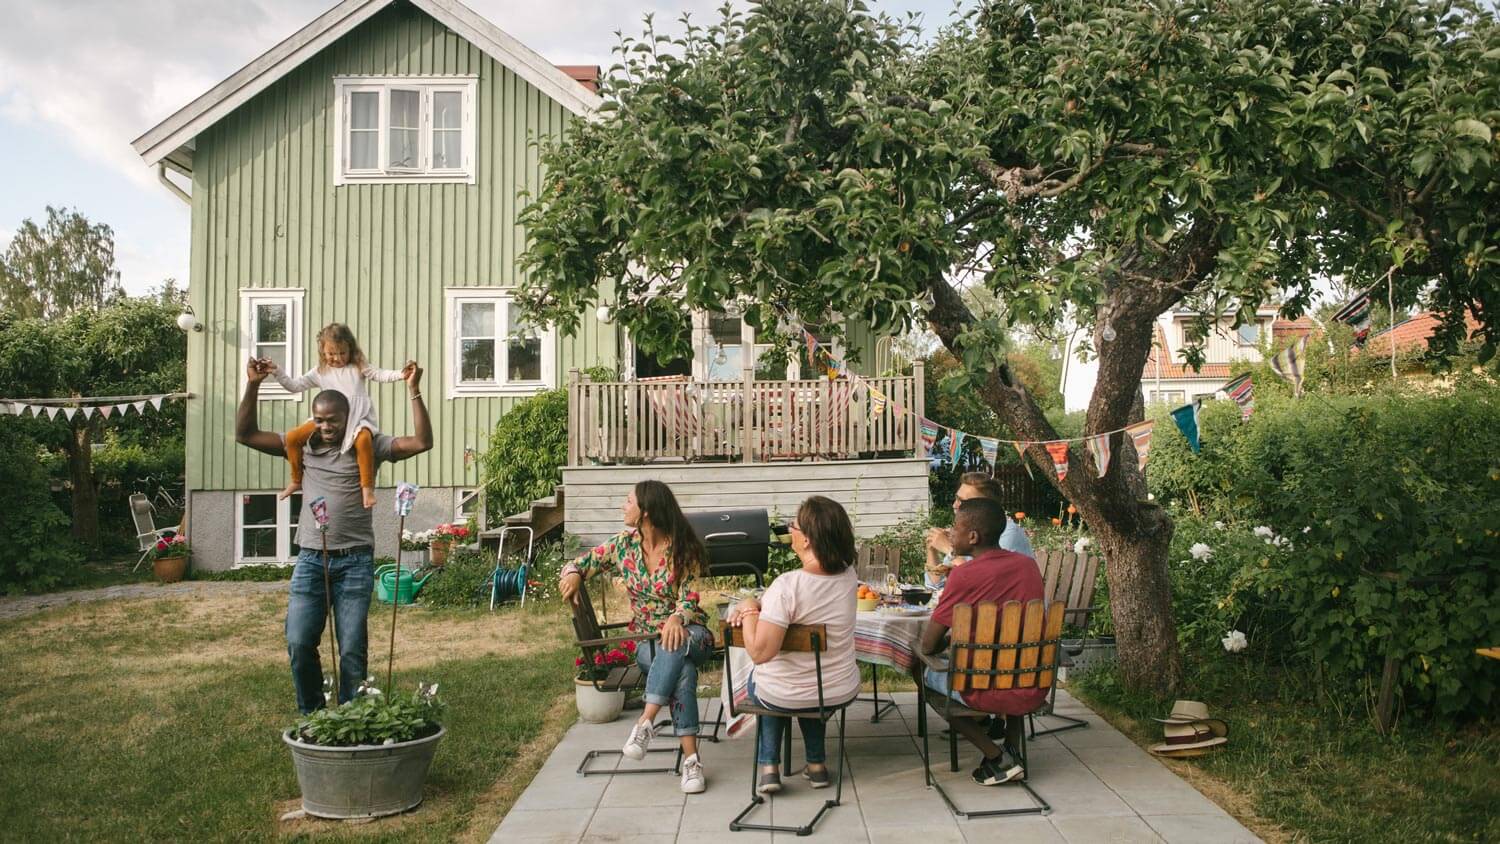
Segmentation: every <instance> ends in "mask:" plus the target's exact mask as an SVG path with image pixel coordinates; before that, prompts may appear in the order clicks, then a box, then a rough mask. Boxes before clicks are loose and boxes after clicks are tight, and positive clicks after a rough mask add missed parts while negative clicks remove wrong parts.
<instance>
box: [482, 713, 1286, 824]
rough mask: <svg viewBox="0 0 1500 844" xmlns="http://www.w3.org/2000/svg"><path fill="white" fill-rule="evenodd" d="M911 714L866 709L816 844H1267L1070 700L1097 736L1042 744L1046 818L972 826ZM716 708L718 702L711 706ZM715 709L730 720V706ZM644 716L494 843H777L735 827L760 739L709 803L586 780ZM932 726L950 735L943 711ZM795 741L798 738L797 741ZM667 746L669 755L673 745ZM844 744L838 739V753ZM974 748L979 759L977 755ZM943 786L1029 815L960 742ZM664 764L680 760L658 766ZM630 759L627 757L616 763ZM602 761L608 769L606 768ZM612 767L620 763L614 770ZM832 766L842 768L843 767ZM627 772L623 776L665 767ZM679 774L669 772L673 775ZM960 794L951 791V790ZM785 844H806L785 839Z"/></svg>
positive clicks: (790, 811) (711, 771) (712, 750)
mask: <svg viewBox="0 0 1500 844" xmlns="http://www.w3.org/2000/svg"><path fill="white" fill-rule="evenodd" d="M895 699H896V700H897V702H898V703H899V704H900V706H899V714H898V713H897V711H895V710H891V711H888V712H887V713H886V714H885V716H883V717H882V719H881V722H880V723H879V724H871V723H870V708H871V707H870V704H868V703H856V704H855V705H854V706H853V707H851V708H850V710H849V716H848V727H847V735H848V744H849V750H848V764H847V767H846V769H845V779H844V795H843V803H842V805H840V806H837V807H835V808H833V809H831V810H829V812H828V813H827V814H825V815H824V816H823V819H822V821H821V822H819V824H818V827H817V829H816V830H815V831H814V833H813V835H812V837H811V839H801V840H814V841H824V842H876V843H877V844H878V842H903V844H945V842H965V841H985V842H993V841H998V840H1005V841H1024V842H1075V843H1076V844H1084V842H1137V841H1141V842H1146V841H1150V842H1163V841H1165V842H1192V844H1200V842H1254V841H1258V840H1259V839H1257V838H1256V837H1255V836H1254V835H1253V834H1252V833H1251V832H1250V831H1249V830H1247V829H1245V828H1244V827H1243V826H1241V825H1240V824H1239V822H1237V821H1236V820H1235V819H1234V818H1232V817H1230V815H1229V814H1228V813H1226V812H1225V811H1224V810H1223V809H1220V808H1219V807H1218V806H1216V805H1214V804H1213V803H1212V802H1210V801H1209V800H1208V798H1206V797H1204V796H1203V795H1202V794H1199V793H1198V792H1197V791H1196V790H1194V789H1193V787H1192V786H1190V785H1188V784H1187V783H1186V782H1184V781H1183V780H1182V779H1181V778H1179V777H1178V776H1177V775H1176V774H1173V773H1172V772H1171V771H1169V770H1167V768H1166V767H1164V766H1163V765H1162V764H1161V763H1159V762H1158V761H1157V760H1156V759H1155V758H1154V757H1152V756H1151V755H1150V754H1148V753H1146V752H1145V751H1144V750H1141V749H1140V748H1138V747H1137V746H1136V745H1135V744H1134V743H1133V742H1131V741H1130V739H1128V738H1126V737H1125V736H1124V735H1123V734H1121V733H1120V732H1119V731H1118V730H1115V729H1114V728H1113V727H1111V726H1109V724H1107V723H1106V722H1105V721H1104V720H1103V719H1101V718H1099V716H1097V715H1095V714H1094V713H1093V712H1091V711H1089V710H1088V709H1087V708H1085V707H1084V706H1083V705H1082V704H1080V703H1078V702H1077V701H1076V700H1074V699H1073V698H1071V697H1069V696H1068V695H1067V694H1066V693H1063V692H1059V693H1058V711H1059V712H1062V713H1065V714H1069V715H1073V716H1075V717H1081V718H1084V719H1086V720H1087V721H1088V722H1089V726H1088V727H1087V728H1086V729H1079V730H1069V731H1067V732H1064V733H1058V734H1055V735H1052V736H1043V737H1042V738H1039V739H1035V740H1033V741H1032V742H1031V744H1030V749H1029V750H1030V756H1031V764H1030V777H1029V779H1030V782H1031V784H1032V787H1034V788H1035V789H1036V790H1037V792H1038V793H1039V794H1041V795H1042V796H1043V797H1044V798H1045V799H1046V800H1047V801H1048V802H1050V803H1051V804H1052V811H1051V812H1050V813H1049V814H1047V815H1045V816H1040V817H1038V816H1029V817H1027V816H1021V817H1001V818H985V819H979V820H972V821H970V820H960V819H958V818H955V817H954V816H953V814H952V813H951V812H949V811H948V808H947V806H946V805H944V803H943V799H942V797H941V796H940V795H939V794H938V792H937V791H935V790H930V789H928V788H927V787H926V786H925V785H924V784H923V778H922V757H921V741H920V739H918V738H916V732H917V730H916V724H917V720H916V717H917V713H916V695H915V694H914V693H906V694H897V695H895ZM704 706H705V708H707V706H708V704H707V702H705V703H704ZM713 708H714V709H715V710H717V708H718V704H717V703H714V704H713ZM630 717H631V713H630V712H628V711H627V712H626V714H625V717H624V718H622V719H621V720H619V721H617V722H615V723H613V724H604V725H595V724H582V723H580V724H576V725H574V727H573V728H572V729H571V730H569V731H568V734H567V735H566V736H565V737H564V738H563V740H562V742H561V743H560V744H558V746H557V749H556V750H554V751H553V753H552V756H551V757H550V758H549V759H548V760H547V763H546V765H545V766H543V768H542V770H541V771H540V772H538V774H537V777H536V779H535V780H533V781H532V783H531V785H530V786H529V787H528V788H527V789H526V792H525V793H524V794H522V795H521V797H520V799H519V800H517V801H516V805H515V806H514V807H513V808H512V809H511V812H510V814H509V815H507V816H506V817H505V820H504V821H503V822H502V823H501V824H500V828H499V829H497V830H496V831H495V834H494V836H493V837H492V838H491V839H490V840H491V841H492V842H506V841H525V842H540V841H545V842H557V843H558V844H562V843H563V842H568V844H571V843H572V842H640V844H647V842H652V843H653V844H654V842H663V844H665V842H677V841H681V842H703V841H726V842H730V844H740V842H745V844H750V842H764V841H770V840H772V838H773V836H772V834H771V833H765V832H730V831H729V821H730V819H731V818H733V817H734V816H735V815H736V814H737V813H738V812H739V811H740V809H742V808H744V806H745V805H746V804H748V803H749V798H750V768H751V759H752V755H753V751H754V743H755V742H754V737H753V735H752V736H748V737H746V738H742V739H736V740H733V741H722V742H719V743H718V744H704V745H703V751H702V756H703V761H704V764H705V766H706V768H707V772H708V791H706V792H705V793H703V794H697V795H692V796H687V795H684V794H682V792H681V791H679V790H678V778H677V776H676V775H675V774H633V775H628V776H620V775H617V774H616V775H598V776H588V777H584V776H580V775H579V774H578V773H577V768H578V764H579V762H580V761H582V759H583V755H584V753H585V752H587V751H588V750H590V749H597V748H618V747H619V746H620V745H621V744H622V743H623V742H624V739H625V735H626V732H627V729H628V724H629V721H628V720H627V719H628V718H630ZM928 725H929V726H931V727H933V728H934V729H935V730H940V729H941V728H942V726H943V722H942V720H941V719H940V718H938V717H937V716H936V715H935V714H934V713H933V712H932V711H931V710H929V711H928ZM794 733H795V730H794ZM670 741H671V739H669V738H659V739H658V740H657V745H656V746H669V743H670ZM835 743H836V739H835V738H834V735H833V734H832V732H831V734H830V736H829V748H828V749H829V751H830V753H831V752H833V751H834V750H835V747H834V745H835ZM800 745H801V741H800V736H798V737H797V740H796V741H794V742H793V745H792V755H793V760H794V761H793V769H794V770H800V767H801V760H802V751H801V746H800ZM966 748H967V749H966ZM932 753H933V767H934V773H935V774H937V775H938V776H940V777H941V778H942V780H943V783H944V787H945V788H947V790H948V793H949V794H950V795H951V796H952V797H953V799H954V800H955V802H957V803H958V804H959V806H960V807H961V808H964V809H986V808H1010V807H1021V806H1024V805H1028V801H1027V798H1026V795H1025V793H1024V792H1022V791H1021V790H1020V789H1019V788H1016V787H1013V786H1001V787H996V788H984V787H981V786H977V785H974V784H973V783H972V782H970V781H969V779H968V777H969V773H968V772H969V771H970V770H972V769H973V768H974V767H975V766H976V765H977V764H978V759H979V754H978V751H976V750H974V749H972V748H971V747H968V746H967V743H966V742H964V741H962V739H960V742H959V773H957V774H953V773H950V772H949V771H948V765H947V744H946V742H944V741H942V740H940V739H938V738H937V733H936V732H934V741H933V744H932ZM653 756H654V757H656V759H657V760H661V759H670V758H671V757H670V756H668V755H667V754H653ZM613 758H615V759H618V758H619V757H613ZM597 761H601V760H596V762H597ZM602 761H603V762H604V764H605V765H606V766H609V765H611V764H613V763H612V762H610V761H609V760H602ZM830 761H832V760H831V759H830ZM661 764H663V763H662V762H660V761H653V760H652V758H651V757H648V758H647V761H646V762H642V763H635V762H631V761H629V760H625V761H623V762H621V763H620V768H628V767H631V766H639V767H651V766H653V765H661ZM668 764H669V763H668ZM950 782H951V783H952V785H951V787H950V785H949V783H950ZM832 796H833V789H832V788H829V789H827V790H823V791H813V790H811V789H810V788H808V787H807V785H806V782H805V780H803V779H802V778H801V777H800V776H793V777H791V778H788V779H787V780H786V786H785V787H784V789H783V791H782V793H781V794H780V795H779V796H776V797H774V798H773V799H772V800H771V801H770V805H769V806H768V807H765V806H763V807H761V808H760V809H758V810H757V811H756V813H754V814H752V815H751V817H750V818H748V819H747V820H751V821H754V822H759V823H767V822H769V823H793V824H801V823H804V822H805V821H806V819H808V818H810V817H812V815H813V814H814V813H815V812H816V811H817V807H818V806H819V805H820V804H821V801H823V800H824V799H827V798H831V797H832ZM774 837H775V840H777V841H792V840H797V837H796V836H795V835H790V834H785V835H784V834H781V833H777V834H775V836H774Z"/></svg>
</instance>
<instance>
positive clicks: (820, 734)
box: [745, 671, 828, 765]
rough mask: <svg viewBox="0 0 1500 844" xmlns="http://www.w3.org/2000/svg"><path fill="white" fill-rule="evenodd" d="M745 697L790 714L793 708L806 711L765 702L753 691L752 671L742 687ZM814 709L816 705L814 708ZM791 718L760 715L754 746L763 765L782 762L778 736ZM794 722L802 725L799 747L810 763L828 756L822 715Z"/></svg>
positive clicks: (825, 729) (779, 736) (757, 703)
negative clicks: (746, 682)
mask: <svg viewBox="0 0 1500 844" xmlns="http://www.w3.org/2000/svg"><path fill="white" fill-rule="evenodd" d="M745 694H746V698H745V699H746V700H747V701H748V702H750V703H753V704H755V705H756V706H763V707H765V708H766V709H770V710H774V711H777V712H786V713H788V714H789V715H790V714H791V713H794V712H806V711H807V710H805V709H801V710H791V709H782V708H781V707H779V706H773V705H772V704H769V703H766V702H765V701H763V700H761V699H760V698H759V697H756V695H755V672H753V671H752V672H750V681H749V683H748V685H747V686H746V687H745ZM813 712H814V713H816V712H817V710H816V709H814V710H813ZM791 720H792V719H791V718H790V717H786V718H774V717H771V716H767V715H762V716H760V744H759V746H757V747H756V749H755V761H757V762H759V763H760V764H762V765H780V764H781V740H782V737H783V736H785V735H786V731H787V730H788V729H790V728H791V726H792V724H791ZM797 725H798V726H800V727H801V728H802V750H803V755H804V756H806V757H807V762H808V764H809V765H821V764H823V760H824V759H825V758H826V757H827V736H828V725H827V724H825V723H824V722H823V719H821V718H818V717H816V714H815V715H814V717H812V718H798V719H797Z"/></svg>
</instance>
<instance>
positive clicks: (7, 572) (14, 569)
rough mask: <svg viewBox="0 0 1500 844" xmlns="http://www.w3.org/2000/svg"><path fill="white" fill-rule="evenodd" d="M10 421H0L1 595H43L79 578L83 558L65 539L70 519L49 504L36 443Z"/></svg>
mask: <svg viewBox="0 0 1500 844" xmlns="http://www.w3.org/2000/svg"><path fill="white" fill-rule="evenodd" d="M8 421H9V420H5V421H0V454H3V455H4V456H5V457H4V459H3V460H0V513H4V514H5V522H6V524H7V525H8V529H7V530H6V536H5V541H6V546H7V549H6V553H5V554H3V555H0V592H4V593H5V594H12V595H13V594H18V593H22V592H44V591H46V590H48V589H53V588H56V587H58V586H64V585H66V584H68V583H71V582H73V581H74V580H75V579H77V577H78V575H79V573H80V571H81V568H82V565H83V554H82V553H80V551H79V549H78V548H77V546H76V545H75V544H74V543H73V540H72V539H71V538H70V537H69V521H68V517H67V516H66V515H65V514H64V513H63V511H62V510H60V509H58V507H57V505H56V504H54V503H52V493H51V492H50V491H49V490H48V483H47V475H46V472H45V471H43V469H42V467H41V464H40V463H39V462H38V460H37V446H36V443H35V442H33V441H32V440H31V439H30V438H29V437H27V436H25V435H23V434H21V433H19V432H17V431H15V430H14V429H13V428H12V427H11V426H10V425H8V424H6V423H7V422H8Z"/></svg>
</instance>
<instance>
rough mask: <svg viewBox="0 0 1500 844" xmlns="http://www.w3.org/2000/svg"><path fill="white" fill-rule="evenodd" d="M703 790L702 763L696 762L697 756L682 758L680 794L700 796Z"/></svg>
mask: <svg viewBox="0 0 1500 844" xmlns="http://www.w3.org/2000/svg"><path fill="white" fill-rule="evenodd" d="M704 788H705V786H704V783H703V763H702V762H699V761H698V754H696V753H694V754H693V755H692V756H687V757H684V758H683V760H682V793H683V794H702V793H703V789H704Z"/></svg>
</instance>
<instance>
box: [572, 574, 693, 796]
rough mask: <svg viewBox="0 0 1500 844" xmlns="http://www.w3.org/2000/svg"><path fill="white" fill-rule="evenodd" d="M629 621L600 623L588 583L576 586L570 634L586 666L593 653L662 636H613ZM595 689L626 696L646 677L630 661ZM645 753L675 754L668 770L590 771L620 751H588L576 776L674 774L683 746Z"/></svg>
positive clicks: (651, 641)
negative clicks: (596, 762)
mask: <svg viewBox="0 0 1500 844" xmlns="http://www.w3.org/2000/svg"><path fill="white" fill-rule="evenodd" d="M627 624H628V622H624V621H622V622H618V623H616V624H600V623H599V618H598V616H596V615H595V614H594V604H593V601H591V600H589V590H588V587H587V584H586V583H585V584H580V585H579V587H578V603H577V604H574V605H573V632H574V634H575V635H576V636H577V637H578V650H579V651H580V652H581V653H582V655H583V662H584V664H585V665H592V664H593V662H594V655H595V654H602V653H605V652H606V651H608V650H610V649H611V648H616V647H619V646H620V645H622V644H624V643H626V642H635V643H636V645H637V646H638V647H655V646H656V642H657V640H658V639H660V638H661V637H660V636H659V635H658V634H656V633H649V634H635V633H632V634H628V635H624V636H620V635H613V634H614V633H615V632H616V631H619V630H621V629H622V628H624V627H626V626H627ZM593 684H594V688H595V689H597V690H599V691H601V692H624V693H625V694H626V695H627V696H628V695H630V694H631V693H632V692H637V691H640V690H642V689H644V688H645V687H646V675H645V674H644V673H642V672H641V669H640V667H639V666H637V665H636V664H635V663H634V662H633V661H632V662H631V663H630V664H628V665H621V666H616V667H615V668H613V669H610V672H609V674H608V675H607V676H605V677H603V678H602V679H596V680H594V681H593ZM646 752H647V753H675V754H676V755H675V756H674V758H673V760H672V767H670V768H628V769H623V770H618V771H617V770H613V769H609V770H598V771H596V770H590V769H589V763H591V762H593V761H594V760H595V759H596V758H598V757H600V756H620V755H622V752H621V751H620V750H619V749H606V750H590V751H589V752H587V753H585V754H584V755H583V761H582V762H580V763H579V764H578V773H580V774H582V775H583V776H589V775H591V774H660V773H665V772H667V771H671V772H672V773H677V772H678V769H679V768H680V766H681V765H682V746H681V745H680V744H679V745H678V746H676V747H652V748H649V749H647V750H646Z"/></svg>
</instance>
